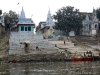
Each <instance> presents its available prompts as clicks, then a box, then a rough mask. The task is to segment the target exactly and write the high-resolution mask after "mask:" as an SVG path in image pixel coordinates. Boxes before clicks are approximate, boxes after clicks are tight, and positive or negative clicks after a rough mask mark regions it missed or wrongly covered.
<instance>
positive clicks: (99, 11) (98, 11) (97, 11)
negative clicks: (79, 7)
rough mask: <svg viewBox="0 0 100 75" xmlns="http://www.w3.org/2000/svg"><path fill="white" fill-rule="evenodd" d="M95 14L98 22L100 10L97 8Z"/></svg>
mask: <svg viewBox="0 0 100 75" xmlns="http://www.w3.org/2000/svg"><path fill="white" fill-rule="evenodd" d="M96 13H97V18H98V19H99V20H100V8H98V9H97V10H96Z"/></svg>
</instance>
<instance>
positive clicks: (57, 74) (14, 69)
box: [0, 61, 100, 75]
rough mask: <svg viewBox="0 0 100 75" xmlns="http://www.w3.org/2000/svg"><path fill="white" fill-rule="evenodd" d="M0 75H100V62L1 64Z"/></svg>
mask: <svg viewBox="0 0 100 75" xmlns="http://www.w3.org/2000/svg"><path fill="white" fill-rule="evenodd" d="M0 75H100V61H95V62H36V63H35V62H34V63H5V62H0Z"/></svg>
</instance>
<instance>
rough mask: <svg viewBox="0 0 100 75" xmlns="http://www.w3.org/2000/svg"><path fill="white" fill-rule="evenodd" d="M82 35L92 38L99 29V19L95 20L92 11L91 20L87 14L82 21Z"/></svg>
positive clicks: (94, 11)
mask: <svg viewBox="0 0 100 75" xmlns="http://www.w3.org/2000/svg"><path fill="white" fill-rule="evenodd" d="M82 24H83V29H82V35H87V36H94V35H96V34H97V29H98V28H99V19H97V15H96V10H95V9H93V13H92V18H90V16H89V15H88V14H87V15H86V18H85V20H83V21H82Z"/></svg>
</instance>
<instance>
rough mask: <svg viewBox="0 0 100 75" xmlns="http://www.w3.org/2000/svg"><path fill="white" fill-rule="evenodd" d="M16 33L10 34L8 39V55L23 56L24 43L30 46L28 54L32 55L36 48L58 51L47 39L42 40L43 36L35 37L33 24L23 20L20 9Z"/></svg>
mask: <svg viewBox="0 0 100 75" xmlns="http://www.w3.org/2000/svg"><path fill="white" fill-rule="evenodd" d="M17 27H18V31H17V32H11V34H10V39H9V55H12V54H25V44H21V43H25V42H28V43H29V44H30V48H29V52H30V53H33V54H34V51H36V46H38V47H39V49H42V50H48V51H49V50H50V51H53V50H55V51H58V48H57V47H55V45H54V44H52V43H50V42H49V41H48V40H47V39H44V38H43V35H35V34H34V32H33V30H34V27H35V25H34V22H33V21H32V20H31V19H29V18H25V13H24V10H23V8H22V11H21V14H20V17H19V22H18V25H17Z"/></svg>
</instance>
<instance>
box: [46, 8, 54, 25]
mask: <svg viewBox="0 0 100 75" xmlns="http://www.w3.org/2000/svg"><path fill="white" fill-rule="evenodd" d="M46 25H47V26H54V22H53V19H52V16H51V12H50V8H49V11H48V14H47V20H46Z"/></svg>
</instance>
